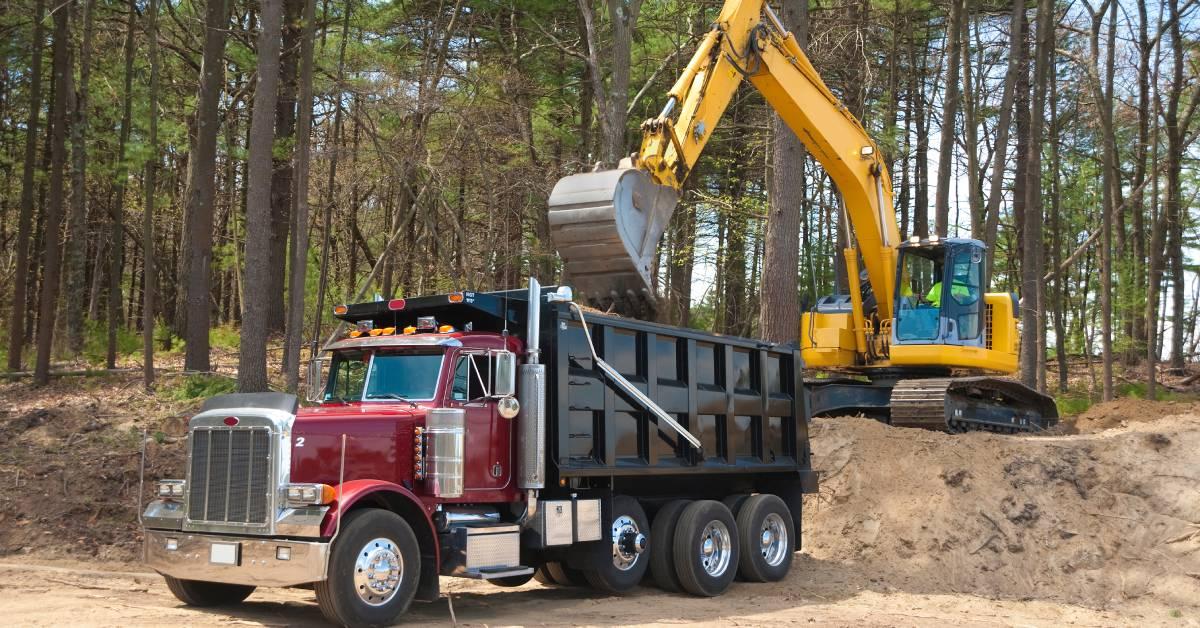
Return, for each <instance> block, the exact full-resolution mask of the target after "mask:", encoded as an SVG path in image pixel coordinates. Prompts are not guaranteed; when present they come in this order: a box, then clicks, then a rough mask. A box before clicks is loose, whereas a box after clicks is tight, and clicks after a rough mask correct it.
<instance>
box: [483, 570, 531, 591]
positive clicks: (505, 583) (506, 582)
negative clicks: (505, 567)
mask: <svg viewBox="0 0 1200 628" xmlns="http://www.w3.org/2000/svg"><path fill="white" fill-rule="evenodd" d="M530 580H533V574H532V573H527V574H525V575H523V576H508V577H505V578H491V579H490V580H488V582H490V583H491V584H494V585H496V586H498V587H504V588H506V589H511V588H513V587H519V586H521V585H523V584H525V583H526V582H529V581H530Z"/></svg>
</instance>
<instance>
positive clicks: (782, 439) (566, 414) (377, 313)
mask: <svg viewBox="0 0 1200 628" xmlns="http://www.w3.org/2000/svg"><path fill="white" fill-rule="evenodd" d="M553 290H554V289H553V288H545V289H544V292H543V293H545V292H552V291H553ZM455 298H456V299H458V295H457V294H456V297H455ZM526 307H527V303H526V292H525V291H523V290H513V291H508V292H492V293H474V292H465V293H461V299H458V301H457V302H454V301H452V300H451V299H449V297H448V296H447V295H437V296H428V297H416V298H411V299H407V300H406V302H405V303H404V305H403V308H402V309H400V310H393V309H391V308H389V307H388V306H387V302H382V301H381V302H378V303H362V304H357V305H351V306H349V308H348V311H346V312H345V313H344V314H341V315H339V316H338V317H339V318H341V319H342V320H344V321H347V322H356V321H360V320H373V321H374V324H375V326H376V327H379V326H397V327H399V326H403V325H406V324H412V323H413V322H414V321H415V320H416V318H417V317H418V316H429V315H433V316H436V317H437V319H438V321H439V322H441V323H449V324H453V325H454V326H455V327H457V328H459V329H464V328H469V329H473V330H475V331H496V332H500V331H502V330H507V331H508V332H509V333H512V334H514V335H518V336H521V337H524V336H525V330H526V321H525V312H526ZM583 315H584V317H585V318H586V320H587V324H588V325H589V329H590V331H591V338H592V342H593V343H594V345H595V351H596V353H597V354H598V355H599V357H600V358H601V359H602V360H604V361H605V362H607V363H608V364H609V365H611V366H612V367H613V368H614V369H616V370H617V371H618V372H619V373H621V374H622V375H623V376H624V377H625V379H627V380H628V381H629V382H630V383H632V384H633V385H634V386H635V387H636V388H637V389H638V390H640V391H642V392H643V393H644V394H646V395H647V396H648V397H649V398H650V399H652V400H653V401H655V402H656V403H657V404H658V405H659V406H660V407H661V408H662V409H663V410H665V411H666V412H667V413H668V414H669V415H670V416H671V417H673V418H674V419H675V421H676V422H678V423H679V424H680V425H682V426H683V427H684V428H686V429H687V430H688V431H689V432H690V433H691V434H692V435H694V436H695V437H696V438H697V439H698V440H699V441H700V443H701V448H700V449H697V448H695V447H693V446H692V445H691V444H689V443H688V442H687V441H686V439H684V438H683V437H681V436H680V434H678V433H677V432H676V431H675V430H674V429H672V428H671V427H670V426H668V425H665V424H661V423H663V422H660V420H659V419H658V417H656V416H655V415H654V414H653V413H652V412H649V411H647V409H646V408H645V407H644V406H643V405H642V404H640V403H639V402H638V401H637V400H635V399H633V398H632V397H631V396H630V395H628V394H626V393H625V392H623V391H622V390H621V389H620V387H619V386H616V385H614V384H613V383H612V381H611V378H610V377H609V376H608V375H606V374H605V373H604V372H603V371H602V370H601V369H600V368H599V367H598V366H597V364H595V360H594V359H593V357H592V351H591V349H590V348H589V346H588V340H587V337H586V336H585V334H584V331H583V325H582V323H581V322H580V317H579V314H578V313H577V311H576V310H574V309H573V308H572V307H570V306H569V305H568V304H566V303H546V302H545V301H543V303H542V308H541V319H542V320H541V342H540V343H539V344H540V345H541V360H542V362H543V363H545V364H546V370H547V387H548V389H549V398H548V400H547V415H548V416H547V427H548V429H547V436H548V438H549V441H550V442H549V443H547V450H548V457H549V458H550V460H551V461H553V464H552V465H551V466H552V469H551V473H550V478H549V479H550V480H551V482H553V483H554V484H558V483H559V482H560V481H562V482H564V483H565V482H567V481H568V480H569V479H570V478H581V477H584V476H606V477H614V478H616V477H629V478H634V477H640V476H681V475H708V476H711V475H714V474H719V475H725V476H728V475H729V474H737V475H742V476H754V477H755V480H758V479H766V476H774V477H780V476H783V477H795V474H796V473H797V472H799V474H800V475H801V476H802V477H803V478H805V483H806V484H807V483H808V480H810V479H811V478H812V475H811V472H810V471H808V470H809V468H810V464H809V463H810V461H809V449H808V427H807V421H806V417H807V414H806V412H805V408H804V401H803V395H802V394H800V391H802V390H803V389H802V387H801V386H802V384H801V362H800V353H799V351H794V350H792V348H790V347H787V346H783V345H772V344H769V343H764V342H761V341H757V340H751V339H746V338H738V337H733V336H723V335H719V334H710V333H705V332H700V331H695V330H691V329H683V328H679V327H672V326H668V325H660V324H656V323H647V322H644V321H639V320H635V319H628V318H619V317H615V316H606V315H603V314H599V313H592V312H591V311H584V312H583ZM468 324H469V325H470V327H467V325H468ZM747 480H749V477H747Z"/></svg>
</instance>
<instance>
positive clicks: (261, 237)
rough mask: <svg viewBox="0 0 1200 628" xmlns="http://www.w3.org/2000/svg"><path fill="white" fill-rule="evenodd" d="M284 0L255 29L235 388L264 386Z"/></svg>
mask: <svg viewBox="0 0 1200 628" xmlns="http://www.w3.org/2000/svg"><path fill="white" fill-rule="evenodd" d="M282 3H283V0H262V2H261V7H262V9H261V14H260V15H259V21H260V28H261V31H260V32H259V35H258V84H257V86H255V89H254V112H253V114H252V115H251V118H250V142H249V143H250V147H249V152H248V158H247V162H248V166H249V173H248V177H247V185H248V186H249V189H248V190H247V192H246V261H245V264H246V266H245V271H244V273H245V283H246V286H245V288H246V292H245V293H246V294H249V295H253V297H252V298H249V299H246V300H245V301H244V307H243V311H242V333H241V353H240V355H239V359H238V390H240V391H241V392H262V391H265V390H267V384H268V382H267V329H268V324H267V317H268V316H269V315H270V312H268V311H267V302H266V301H265V300H264V299H263V298H261V297H262V295H265V294H266V293H267V291H268V290H270V287H271V269H270V267H271V265H272V264H282V263H283V260H282V259H275V260H272V259H271V172H272V161H271V148H272V141H273V140H274V137H275V133H274V121H275V102H276V97H277V95H278V91H279V48H280V36H281V29H282V27H283V6H282Z"/></svg>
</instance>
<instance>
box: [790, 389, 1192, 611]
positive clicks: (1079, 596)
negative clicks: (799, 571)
mask: <svg viewBox="0 0 1200 628" xmlns="http://www.w3.org/2000/svg"><path fill="white" fill-rule="evenodd" d="M1163 410H1164V406H1161V405H1160V406H1156V407H1155V408H1142V409H1141V410H1140V413H1141V414H1144V415H1145V416H1139V417H1137V418H1133V419H1132V420H1131V419H1117V418H1116V417H1117V416H1118V415H1117V414H1116V413H1115V411H1113V409H1112V408H1107V409H1105V412H1106V414H1105V415H1103V416H1105V417H1110V418H1107V419H1105V420H1112V421H1115V422H1116V423H1119V422H1120V421H1121V420H1124V421H1125V423H1126V427H1121V428H1117V429H1111V430H1106V431H1099V432H1097V431H1094V430H1093V429H1092V428H1093V427H1094V426H1095V424H1098V423H1100V420H1099V417H1100V416H1101V415H1099V414H1097V415H1096V417H1097V418H1096V419H1088V420H1087V423H1089V424H1091V425H1089V426H1088V431H1090V432H1091V433H1087V434H1078V435H1051V436H1002V435H993V434H986V433H971V434H965V435H949V434H942V433H935V432H927V431H921V430H913V429H905V428H893V427H889V426H887V425H884V424H882V423H878V422H875V421H872V420H868V419H855V418H848V419H818V420H816V421H814V423H813V426H812V427H813V429H812V431H811V436H812V440H813V449H814V465H815V466H817V467H819V469H820V470H821V471H822V484H821V492H820V494H819V495H818V496H815V497H814V498H812V499H810V501H809V503H808V504H806V506H807V513H806V517H805V519H806V521H805V530H804V536H805V539H804V541H805V547H804V549H805V550H806V551H807V552H809V553H810V554H811V555H812V556H813V557H814V558H817V559H819V560H826V561H844V562H848V563H853V564H856V565H857V566H859V567H860V569H861V571H862V572H863V573H866V574H872V573H877V574H879V576H878V577H879V579H880V580H881V581H885V582H887V583H888V584H889V585H892V586H896V587H899V588H902V589H904V590H906V591H910V592H928V593H938V592H953V593H969V594H975V595H982V596H987V597H1002V598H1012V599H1041V600H1055V601H1061V602H1067V603H1072V604H1082V605H1087V606H1092V607H1097V608H1113V607H1119V606H1121V605H1123V604H1126V603H1134V602H1135V601H1137V602H1143V603H1153V604H1156V605H1159V604H1161V605H1166V606H1168V607H1172V608H1178V607H1194V606H1196V605H1198V604H1200V455H1197V452H1200V416H1197V415H1195V414H1185V415H1175V416H1165V417H1164V412H1163ZM1139 418H1140V419H1144V420H1141V421H1139V420H1138V419H1139ZM1150 419H1153V420H1150ZM873 580H874V579H873Z"/></svg>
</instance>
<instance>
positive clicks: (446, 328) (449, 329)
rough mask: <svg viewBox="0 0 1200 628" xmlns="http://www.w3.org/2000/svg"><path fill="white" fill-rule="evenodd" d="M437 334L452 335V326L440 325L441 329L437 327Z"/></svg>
mask: <svg viewBox="0 0 1200 628" xmlns="http://www.w3.org/2000/svg"><path fill="white" fill-rule="evenodd" d="M438 333H440V334H451V333H454V325H442V326H441V327H438Z"/></svg>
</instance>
